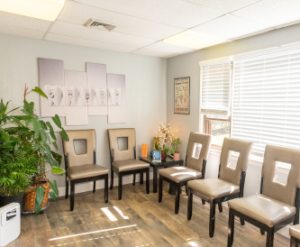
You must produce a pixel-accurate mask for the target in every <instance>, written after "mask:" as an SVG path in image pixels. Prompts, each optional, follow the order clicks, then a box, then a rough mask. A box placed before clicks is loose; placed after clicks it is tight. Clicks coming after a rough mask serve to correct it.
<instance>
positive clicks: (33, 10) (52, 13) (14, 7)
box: [0, 0, 65, 21]
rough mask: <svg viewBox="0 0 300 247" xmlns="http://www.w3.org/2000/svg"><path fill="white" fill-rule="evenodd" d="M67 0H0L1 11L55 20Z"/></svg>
mask: <svg viewBox="0 0 300 247" xmlns="http://www.w3.org/2000/svg"><path fill="white" fill-rule="evenodd" d="M64 4H65V0H0V11H4V12H8V13H12V14H17V15H23V16H27V17H32V18H37V19H42V20H46V21H54V20H55V19H56V18H57V16H58V15H59V13H60V11H61V10H62V8H63V6H64Z"/></svg>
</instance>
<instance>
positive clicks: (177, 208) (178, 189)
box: [175, 184, 181, 214]
mask: <svg viewBox="0 0 300 247" xmlns="http://www.w3.org/2000/svg"><path fill="white" fill-rule="evenodd" d="M176 187H177V188H176V196H175V214H178V212H179V206H180V194H181V186H180V184H177V186H176Z"/></svg>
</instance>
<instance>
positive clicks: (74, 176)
mask: <svg viewBox="0 0 300 247" xmlns="http://www.w3.org/2000/svg"><path fill="white" fill-rule="evenodd" d="M67 134H68V136H69V141H64V142H63V149H64V156H65V166H66V194H65V196H66V198H68V194H69V181H70V183H71V196H70V210H71V211H72V210H73V209H74V190H75V184H76V183H82V182H87V181H93V182H94V186H93V192H95V190H96V180H98V179H104V200H105V202H107V201H108V169H107V168H106V167H103V166H100V165H96V132H95V130H93V129H89V130H68V131H67Z"/></svg>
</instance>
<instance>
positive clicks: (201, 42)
mask: <svg viewBox="0 0 300 247" xmlns="http://www.w3.org/2000/svg"><path fill="white" fill-rule="evenodd" d="M224 41H226V40H223V39H222V40H221V39H220V38H217V37H212V36H208V35H205V34H203V33H200V32H194V31H190V30H188V31H184V32H182V33H179V34H175V35H174V36H171V37H169V38H167V39H164V40H163V42H165V43H168V44H171V45H175V46H181V47H188V48H192V49H195V50H197V49H201V48H204V47H208V46H212V45H215V44H220V43H222V42H224Z"/></svg>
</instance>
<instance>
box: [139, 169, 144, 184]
mask: <svg viewBox="0 0 300 247" xmlns="http://www.w3.org/2000/svg"><path fill="white" fill-rule="evenodd" d="M143 183H144V173H143V172H140V184H143Z"/></svg>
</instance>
